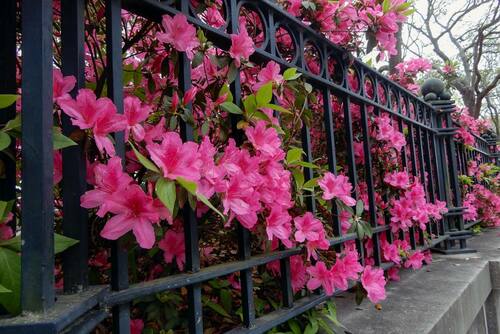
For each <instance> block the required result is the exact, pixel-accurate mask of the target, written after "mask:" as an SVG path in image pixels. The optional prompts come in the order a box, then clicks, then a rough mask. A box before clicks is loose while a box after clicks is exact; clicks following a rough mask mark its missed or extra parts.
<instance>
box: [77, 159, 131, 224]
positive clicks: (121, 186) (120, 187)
mask: <svg viewBox="0 0 500 334" xmlns="http://www.w3.org/2000/svg"><path fill="white" fill-rule="evenodd" d="M89 170H90V168H89ZM93 172H94V182H95V189H93V190H89V191H87V192H86V193H85V194H83V195H82V197H81V199H80V200H81V203H80V205H81V206H82V207H84V208H86V209H90V208H96V207H100V209H99V211H97V215H98V216H99V217H104V215H105V214H106V213H107V212H108V211H109V209H108V207H107V205H106V203H107V201H108V200H109V199H112V198H113V196H116V195H115V194H120V195H121V193H123V192H124V191H125V189H127V188H128V186H129V184H130V183H132V178H131V177H130V176H129V175H128V174H126V173H124V172H123V170H122V160H121V158H119V157H113V158H111V159H109V161H108V164H107V165H104V164H98V165H96V166H95V167H94V168H93Z"/></svg>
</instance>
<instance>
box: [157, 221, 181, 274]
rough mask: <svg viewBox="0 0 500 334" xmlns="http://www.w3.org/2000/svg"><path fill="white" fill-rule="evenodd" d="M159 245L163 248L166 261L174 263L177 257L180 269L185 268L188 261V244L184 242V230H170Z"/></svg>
mask: <svg viewBox="0 0 500 334" xmlns="http://www.w3.org/2000/svg"><path fill="white" fill-rule="evenodd" d="M158 247H159V248H160V249H161V250H163V258H164V259H165V262H166V263H172V261H173V260H174V257H175V261H176V263H177V267H179V270H181V271H182V270H184V263H185V262H186V245H185V243H184V233H183V231H180V232H175V231H174V230H171V229H170V230H168V231H167V232H166V233H165V235H164V236H163V239H162V240H161V241H160V242H159V243H158Z"/></svg>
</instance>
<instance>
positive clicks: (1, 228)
mask: <svg viewBox="0 0 500 334" xmlns="http://www.w3.org/2000/svg"><path fill="white" fill-rule="evenodd" d="M13 218H14V215H13V214H12V212H9V213H8V214H7V216H6V217H5V218H4V219H3V220H2V221H0V241H1V240H8V239H11V238H13V237H14V231H13V230H12V227H10V226H9V225H7V223H8V222H10V221H11V220H12V219H13Z"/></svg>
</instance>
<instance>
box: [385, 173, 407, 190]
mask: <svg viewBox="0 0 500 334" xmlns="http://www.w3.org/2000/svg"><path fill="white" fill-rule="evenodd" d="M384 182H385V183H387V184H389V185H391V186H393V187H394V188H400V189H406V188H408V186H409V184H408V183H409V182H410V178H409V177H408V173H407V172H394V173H391V174H386V175H385V177H384Z"/></svg>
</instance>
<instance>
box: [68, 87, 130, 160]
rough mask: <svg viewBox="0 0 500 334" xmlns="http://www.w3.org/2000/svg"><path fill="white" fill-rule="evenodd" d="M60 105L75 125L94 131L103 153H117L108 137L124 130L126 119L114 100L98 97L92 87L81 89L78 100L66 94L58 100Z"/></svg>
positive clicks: (112, 154) (98, 145) (111, 154)
mask: <svg viewBox="0 0 500 334" xmlns="http://www.w3.org/2000/svg"><path fill="white" fill-rule="evenodd" d="M58 103H59V106H60V107H61V109H62V110H63V111H64V113H65V114H67V115H68V116H69V117H70V118H71V122H72V123H73V125H75V126H78V127H79V128H80V129H82V130H84V129H90V128H92V131H93V132H94V137H95V142H96V145H97V148H98V149H99V151H100V152H101V153H104V152H107V153H108V154H109V155H110V156H114V155H115V149H114V147H113V143H112V142H111V140H110V139H109V138H108V137H107V135H108V134H109V133H111V132H116V131H121V130H124V129H125V127H126V124H127V123H126V121H125V118H124V116H123V115H119V114H117V112H116V107H115V105H114V104H113V102H112V101H111V100H110V99H108V98H107V97H101V98H99V99H96V96H95V94H94V92H93V91H92V90H90V89H86V88H85V89H80V90H79V91H78V96H77V97H76V100H73V99H72V98H71V97H70V96H69V95H65V96H63V97H61V98H60V99H59V100H58Z"/></svg>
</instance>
